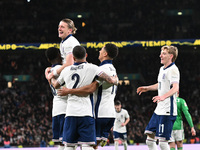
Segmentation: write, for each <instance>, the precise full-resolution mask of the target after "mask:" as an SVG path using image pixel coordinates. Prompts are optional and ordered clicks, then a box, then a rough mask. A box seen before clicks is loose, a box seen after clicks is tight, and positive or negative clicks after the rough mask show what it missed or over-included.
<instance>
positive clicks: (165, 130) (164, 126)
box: [145, 113, 176, 140]
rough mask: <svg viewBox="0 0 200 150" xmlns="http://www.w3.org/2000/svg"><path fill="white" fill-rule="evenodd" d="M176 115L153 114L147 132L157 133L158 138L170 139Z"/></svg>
mask: <svg viewBox="0 0 200 150" xmlns="http://www.w3.org/2000/svg"><path fill="white" fill-rule="evenodd" d="M175 120H176V116H165V115H156V114H155V113H154V114H153V115H152V117H151V119H150V121H149V123H148V125H147V127H146V129H145V134H147V133H148V134H152V133H155V134H156V138H158V139H164V140H170V137H171V133H172V128H173V125H174V122H175Z"/></svg>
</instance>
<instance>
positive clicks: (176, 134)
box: [169, 130, 185, 142]
mask: <svg viewBox="0 0 200 150" xmlns="http://www.w3.org/2000/svg"><path fill="white" fill-rule="evenodd" d="M184 138H185V135H184V130H172V134H171V138H170V140H169V142H175V141H182V140H184Z"/></svg>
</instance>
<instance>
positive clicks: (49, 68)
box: [45, 67, 51, 80]
mask: <svg viewBox="0 0 200 150" xmlns="http://www.w3.org/2000/svg"><path fill="white" fill-rule="evenodd" d="M50 72H51V67H47V68H46V69H45V78H46V79H47V80H48V75H49V73H50Z"/></svg>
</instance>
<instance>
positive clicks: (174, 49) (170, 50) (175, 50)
mask: <svg viewBox="0 0 200 150" xmlns="http://www.w3.org/2000/svg"><path fill="white" fill-rule="evenodd" d="M164 49H166V50H167V51H168V53H169V54H172V55H173V58H172V62H175V60H176V58H177V57H178V48H177V47H176V46H172V45H171V46H167V45H166V46H163V47H162V48H161V50H164Z"/></svg>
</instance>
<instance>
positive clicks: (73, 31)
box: [61, 18, 77, 34]
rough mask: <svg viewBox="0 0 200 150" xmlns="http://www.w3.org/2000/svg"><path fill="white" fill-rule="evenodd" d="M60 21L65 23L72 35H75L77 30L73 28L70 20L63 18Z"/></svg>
mask: <svg viewBox="0 0 200 150" xmlns="http://www.w3.org/2000/svg"><path fill="white" fill-rule="evenodd" d="M61 21H63V22H65V23H67V25H68V28H70V29H72V34H76V30H77V28H76V27H75V25H74V22H73V21H72V20H71V19H68V18H65V19H63V20H61Z"/></svg>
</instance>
